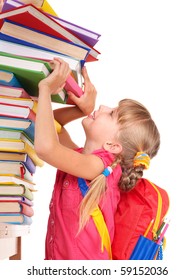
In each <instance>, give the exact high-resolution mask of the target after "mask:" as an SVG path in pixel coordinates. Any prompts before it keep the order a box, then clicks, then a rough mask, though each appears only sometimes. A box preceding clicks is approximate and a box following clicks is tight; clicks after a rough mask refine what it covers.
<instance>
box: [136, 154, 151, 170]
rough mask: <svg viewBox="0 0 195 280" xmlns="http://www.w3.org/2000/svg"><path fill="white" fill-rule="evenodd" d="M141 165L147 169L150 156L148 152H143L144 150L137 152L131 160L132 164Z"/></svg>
mask: <svg viewBox="0 0 195 280" xmlns="http://www.w3.org/2000/svg"><path fill="white" fill-rule="evenodd" d="M140 165H143V166H144V169H148V168H149V166H150V157H149V155H148V154H146V153H144V152H138V153H137V154H136V155H135V157H134V161H133V166H134V167H136V166H140Z"/></svg>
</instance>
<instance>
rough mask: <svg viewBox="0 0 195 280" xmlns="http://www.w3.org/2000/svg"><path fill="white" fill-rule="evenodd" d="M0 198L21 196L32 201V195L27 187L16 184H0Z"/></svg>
mask: <svg viewBox="0 0 195 280" xmlns="http://www.w3.org/2000/svg"><path fill="white" fill-rule="evenodd" d="M1 196H23V197H26V198H28V199H29V200H33V199H34V194H33V192H32V191H31V190H30V189H29V188H28V187H26V186H24V185H16V184H15V185H14V184H13V185H11V184H7V185H2V184H0V198H1Z"/></svg>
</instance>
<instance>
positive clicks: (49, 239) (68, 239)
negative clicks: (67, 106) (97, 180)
mask: <svg viewBox="0 0 195 280" xmlns="http://www.w3.org/2000/svg"><path fill="white" fill-rule="evenodd" d="M81 151H82V149H79V152H81ZM93 154H95V155H97V156H98V157H100V158H101V159H102V161H103V163H104V166H105V168H106V167H107V166H108V165H110V164H111V163H112V162H113V159H114V158H113V155H112V154H111V153H109V152H107V151H105V150H103V149H101V150H96V151H94V152H93ZM120 176H121V168H120V166H119V165H118V166H117V167H116V168H115V169H114V170H113V173H112V174H110V175H109V176H108V177H107V179H106V180H107V191H106V195H105V198H104V203H100V205H99V206H100V208H101V210H102V213H103V215H104V219H105V222H106V224H107V227H108V231H109V233H110V239H111V242H112V240H113V236H114V213H115V211H116V208H117V204H118V201H119V198H120V192H119V188H118V181H119V179H120ZM82 198H83V197H82V194H81V191H80V189H79V187H78V182H77V177H75V176H72V175H69V174H66V173H64V172H62V171H60V170H57V174H56V182H55V185H54V190H53V195H52V199H51V203H50V216H49V220H48V228H47V235H46V249H45V259H46V260H52V259H54V260H108V259H109V257H108V253H107V251H106V249H104V251H103V252H102V250H101V238H100V236H99V233H98V232H97V229H96V227H95V225H94V222H93V219H92V218H90V220H89V222H88V223H87V225H86V226H85V228H84V229H83V230H82V231H81V232H80V233H79V234H78V235H77V232H78V226H79V205H80V202H81V200H82Z"/></svg>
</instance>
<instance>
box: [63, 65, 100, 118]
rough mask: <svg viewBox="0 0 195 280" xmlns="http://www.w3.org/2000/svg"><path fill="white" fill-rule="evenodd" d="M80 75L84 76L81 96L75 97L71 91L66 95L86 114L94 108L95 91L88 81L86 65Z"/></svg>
mask: <svg viewBox="0 0 195 280" xmlns="http://www.w3.org/2000/svg"><path fill="white" fill-rule="evenodd" d="M82 75H83V78H84V94H83V95H82V96H81V97H77V96H75V95H74V94H73V93H72V92H68V95H69V97H70V99H71V100H72V101H73V102H74V103H75V104H76V105H77V106H78V107H79V109H80V110H81V111H82V112H83V113H84V115H85V116H87V115H89V114H91V113H92V112H93V110H94V108H95V100H96V96H97V91H96V89H95V87H94V85H93V84H92V83H91V81H90V78H89V76H88V73H87V69H86V67H83V69H82Z"/></svg>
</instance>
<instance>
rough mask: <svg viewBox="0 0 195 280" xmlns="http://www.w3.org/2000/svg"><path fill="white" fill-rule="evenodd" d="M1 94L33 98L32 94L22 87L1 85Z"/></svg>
mask: <svg viewBox="0 0 195 280" xmlns="http://www.w3.org/2000/svg"><path fill="white" fill-rule="evenodd" d="M0 95H1V96H9V97H18V98H28V99H31V97H30V95H29V94H28V93H27V92H26V91H25V90H24V89H23V88H20V87H12V86H3V85H0Z"/></svg>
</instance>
